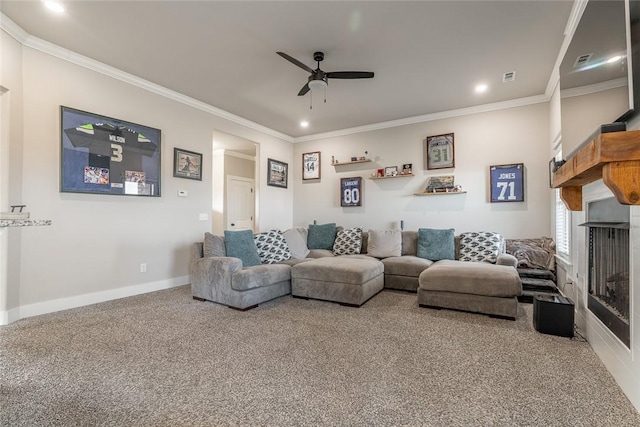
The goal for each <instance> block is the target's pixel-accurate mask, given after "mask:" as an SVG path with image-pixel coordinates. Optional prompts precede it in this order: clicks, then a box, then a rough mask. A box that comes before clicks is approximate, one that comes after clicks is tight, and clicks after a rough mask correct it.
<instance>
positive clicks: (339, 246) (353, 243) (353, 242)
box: [333, 227, 362, 255]
mask: <svg viewBox="0 0 640 427" xmlns="http://www.w3.org/2000/svg"><path fill="white" fill-rule="evenodd" d="M360 249H362V227H354V228H347V229H346V230H340V231H338V234H337V235H336V240H335V242H333V254H334V255H357V254H359V253H360Z"/></svg>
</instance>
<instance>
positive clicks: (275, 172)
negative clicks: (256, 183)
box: [267, 159, 289, 188]
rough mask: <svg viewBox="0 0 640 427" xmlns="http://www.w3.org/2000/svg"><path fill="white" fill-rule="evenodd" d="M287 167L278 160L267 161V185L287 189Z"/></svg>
mask: <svg viewBox="0 0 640 427" xmlns="http://www.w3.org/2000/svg"><path fill="white" fill-rule="evenodd" d="M288 175H289V165H288V164H287V163H284V162H280V161H278V160H273V159H267V185H272V186H274V187H281V188H287V180H288Z"/></svg>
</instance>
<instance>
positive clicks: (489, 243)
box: [460, 231, 504, 263]
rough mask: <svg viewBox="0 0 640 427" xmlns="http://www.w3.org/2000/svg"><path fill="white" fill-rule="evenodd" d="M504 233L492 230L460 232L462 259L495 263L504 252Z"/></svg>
mask: <svg viewBox="0 0 640 427" xmlns="http://www.w3.org/2000/svg"><path fill="white" fill-rule="evenodd" d="M503 242H504V239H503V238H502V235H500V234H498V233H492V232H487V231H484V232H467V233H460V261H476V262H482V261H485V262H491V263H495V262H496V259H497V258H498V255H499V254H500V253H501V252H502V248H503Z"/></svg>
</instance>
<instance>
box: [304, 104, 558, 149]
mask: <svg viewBox="0 0 640 427" xmlns="http://www.w3.org/2000/svg"><path fill="white" fill-rule="evenodd" d="M543 102H549V98H548V97H546V96H545V95H536V96H529V97H526V98H519V99H512V100H509V101H502V102H494V103H492V104H483V105H478V106H475V107H467V108H460V109H457V110H449V111H442V112H439V113H432V114H425V115H422V116H415V117H407V118H406V119H398V120H391V121H388V122H380V123H373V124H370V125H364V126H358V127H353V128H347V129H341V130H336V131H331V132H325V133H317V134H314V135H306V136H300V137H297V138H294V143H297V142H307V141H316V140H319V139H328V138H335V137H338V136H345V135H351V134H354V133H362V132H370V131H374V130H380V129H388V128H393V127H398V126H407V125H413V124H416V123H424V122H431V121H434V120H442V119H449V118H452V117H460V116H468V115H470V114H479V113H487V112H491V111H497V110H505V109H508V108H516V107H523V106H527V105H533V104H540V103H543Z"/></svg>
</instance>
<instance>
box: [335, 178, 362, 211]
mask: <svg viewBox="0 0 640 427" xmlns="http://www.w3.org/2000/svg"><path fill="white" fill-rule="evenodd" d="M340 206H342V207H353V206H362V177H359V176H357V177H353V178H341V179H340Z"/></svg>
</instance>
